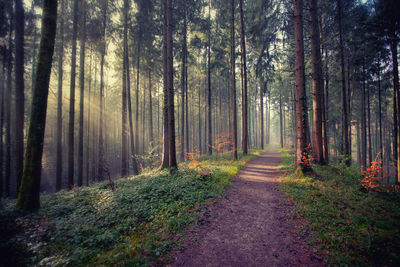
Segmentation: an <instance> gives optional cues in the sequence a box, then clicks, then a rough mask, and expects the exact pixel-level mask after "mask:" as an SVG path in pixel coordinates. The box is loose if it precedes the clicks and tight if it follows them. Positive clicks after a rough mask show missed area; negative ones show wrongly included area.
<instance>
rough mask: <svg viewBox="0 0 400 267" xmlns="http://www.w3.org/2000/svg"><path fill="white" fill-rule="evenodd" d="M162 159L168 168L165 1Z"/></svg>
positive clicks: (164, 15)
mask: <svg viewBox="0 0 400 267" xmlns="http://www.w3.org/2000/svg"><path fill="white" fill-rule="evenodd" d="M163 13H164V14H163V18H164V25H163V33H164V36H163V54H164V55H163V96H164V97H163V102H164V103H163V158H162V166H161V167H162V168H167V167H168V166H169V143H168V139H169V138H168V117H169V116H168V86H167V76H168V74H167V72H168V70H167V64H168V63H167V62H168V60H167V28H168V27H167V0H164V1H163Z"/></svg>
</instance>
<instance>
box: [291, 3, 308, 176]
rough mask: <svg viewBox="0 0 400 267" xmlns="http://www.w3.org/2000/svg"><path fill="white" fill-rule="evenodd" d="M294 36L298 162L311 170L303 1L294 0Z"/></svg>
mask: <svg viewBox="0 0 400 267" xmlns="http://www.w3.org/2000/svg"><path fill="white" fill-rule="evenodd" d="M293 5H294V36H295V52H296V57H295V60H296V68H295V70H296V117H297V131H296V133H297V149H296V151H297V158H296V160H297V164H299V166H300V167H301V169H302V170H303V171H309V170H310V168H311V167H310V166H309V164H307V161H308V153H309V151H308V150H307V147H308V144H307V129H308V115H307V97H306V90H305V81H304V80H305V73H304V43H303V1H302V0H294V1H293Z"/></svg>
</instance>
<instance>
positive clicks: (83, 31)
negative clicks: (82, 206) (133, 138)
mask: <svg viewBox="0 0 400 267" xmlns="http://www.w3.org/2000/svg"><path fill="white" fill-rule="evenodd" d="M81 8H82V24H81V27H82V29H81V48H80V63H79V67H80V73H79V85H80V89H81V90H80V99H79V104H80V105H79V143H78V186H82V184H83V126H84V125H83V114H84V101H85V94H84V92H85V50H86V2H85V1H82V6H81Z"/></svg>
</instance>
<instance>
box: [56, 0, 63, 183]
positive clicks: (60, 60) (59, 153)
mask: <svg viewBox="0 0 400 267" xmlns="http://www.w3.org/2000/svg"><path fill="white" fill-rule="evenodd" d="M60 9H61V14H60V26H59V29H60V31H59V40H60V41H59V44H58V45H59V47H58V95H57V152H56V153H57V159H56V161H57V162H56V190H57V191H59V190H61V187H62V99H63V92H62V91H63V75H64V68H63V63H64V9H65V0H62V2H61V8H60Z"/></svg>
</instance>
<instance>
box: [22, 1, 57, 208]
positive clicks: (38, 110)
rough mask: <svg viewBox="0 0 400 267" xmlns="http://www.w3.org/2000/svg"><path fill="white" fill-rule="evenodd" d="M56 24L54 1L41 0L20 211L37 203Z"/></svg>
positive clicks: (36, 206)
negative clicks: (42, 0) (41, 9)
mask: <svg viewBox="0 0 400 267" xmlns="http://www.w3.org/2000/svg"><path fill="white" fill-rule="evenodd" d="M56 26H57V1H56V0H44V2H43V16H42V37H41V41H40V48H39V60H38V68H37V72H36V78H35V89H34V96H33V102H32V112H31V121H30V125H29V131H28V142H27V149H26V158H25V165H24V171H23V176H22V182H21V188H20V191H19V194H18V198H17V205H16V207H17V208H18V209H21V210H24V211H30V210H36V209H38V208H39V206H40V199H39V198H40V174H41V169H42V152H43V140H44V130H45V125H46V109H47V96H48V92H49V81H50V72H51V63H52V59H53V52H54V41H55V36H56Z"/></svg>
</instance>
